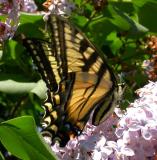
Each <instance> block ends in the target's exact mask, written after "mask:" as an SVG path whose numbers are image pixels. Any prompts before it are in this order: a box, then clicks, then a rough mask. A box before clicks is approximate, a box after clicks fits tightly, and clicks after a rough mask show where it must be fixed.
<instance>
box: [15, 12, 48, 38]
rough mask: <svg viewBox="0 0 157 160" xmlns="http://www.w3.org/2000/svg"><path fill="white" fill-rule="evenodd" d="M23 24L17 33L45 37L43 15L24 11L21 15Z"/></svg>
mask: <svg viewBox="0 0 157 160" xmlns="http://www.w3.org/2000/svg"><path fill="white" fill-rule="evenodd" d="M20 23H21V25H20V26H19V27H18V29H17V32H16V34H21V33H22V34H24V35H25V36H26V37H27V38H28V37H33V38H40V39H43V38H44V37H45V34H44V32H45V22H44V20H43V15H41V14H40V15H37V14H30V13H22V14H21V16H20Z"/></svg>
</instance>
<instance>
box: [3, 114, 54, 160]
mask: <svg viewBox="0 0 157 160" xmlns="http://www.w3.org/2000/svg"><path fill="white" fill-rule="evenodd" d="M0 140H1V143H2V144H3V145H4V147H5V148H6V149H7V150H8V151H9V152H11V153H12V154H13V155H14V156H16V157H18V158H20V159H23V160H35V159H36V160H55V159H56V158H55V156H54V155H53V154H52V151H51V149H50V148H49V147H48V145H47V144H46V143H45V142H44V140H43V138H42V137H41V136H40V135H39V133H37V131H36V126H35V122H34V120H33V118H32V117H31V116H23V117H19V118H15V119H11V120H8V121H5V122H3V123H1V125H0Z"/></svg>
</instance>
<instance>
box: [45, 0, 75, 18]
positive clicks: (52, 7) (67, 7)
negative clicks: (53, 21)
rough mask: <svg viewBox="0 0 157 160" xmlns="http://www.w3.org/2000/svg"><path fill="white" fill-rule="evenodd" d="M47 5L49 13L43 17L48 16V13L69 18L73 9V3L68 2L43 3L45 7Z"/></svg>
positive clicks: (63, 0)
mask: <svg viewBox="0 0 157 160" xmlns="http://www.w3.org/2000/svg"><path fill="white" fill-rule="evenodd" d="M47 4H48V6H47V7H48V10H49V12H48V13H47V14H46V15H45V16H47V15H49V14H50V12H51V13H52V14H55V15H68V16H69V15H70V14H71V12H72V11H73V10H74V8H75V5H74V3H71V2H69V1H68V0H51V1H48V2H45V5H47ZM43 5H44V4H43ZM45 19H46V18H45Z"/></svg>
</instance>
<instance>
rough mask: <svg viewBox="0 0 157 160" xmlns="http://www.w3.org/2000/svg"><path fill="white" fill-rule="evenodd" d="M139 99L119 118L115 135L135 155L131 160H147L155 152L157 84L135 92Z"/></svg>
mask: <svg viewBox="0 0 157 160" xmlns="http://www.w3.org/2000/svg"><path fill="white" fill-rule="evenodd" d="M137 93H138V95H139V97H140V98H139V99H137V100H135V101H134V103H132V104H130V107H129V108H127V111H126V113H125V114H124V115H123V116H122V117H121V120H120V121H119V123H118V127H117V129H116V132H115V133H116V135H117V137H118V138H120V139H122V140H123V142H124V143H125V144H126V146H127V147H129V148H130V149H132V150H133V151H134V153H135V155H134V156H132V157H131V159H133V160H138V159H149V158H152V159H153V157H154V156H155V154H156V150H157V83H154V82H149V84H148V85H146V86H144V87H143V88H142V89H139V90H137Z"/></svg>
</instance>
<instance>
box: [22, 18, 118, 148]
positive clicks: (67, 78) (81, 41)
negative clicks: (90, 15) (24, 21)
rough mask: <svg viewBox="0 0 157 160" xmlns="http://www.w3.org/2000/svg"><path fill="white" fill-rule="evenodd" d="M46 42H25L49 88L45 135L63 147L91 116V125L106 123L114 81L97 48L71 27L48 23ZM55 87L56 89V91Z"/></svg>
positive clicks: (64, 23)
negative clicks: (47, 38)
mask: <svg viewBox="0 0 157 160" xmlns="http://www.w3.org/2000/svg"><path fill="white" fill-rule="evenodd" d="M47 26H48V30H47V32H48V33H49V40H48V42H46V41H39V40H34V39H33V40H26V41H25V46H26V48H29V51H30V52H31V54H32V57H33V59H34V61H35V62H36V63H37V66H38V68H39V72H40V73H41V75H42V78H43V79H44V80H45V82H46V84H47V87H48V99H47V100H46V101H45V104H44V106H45V108H46V114H45V117H44V122H45V123H46V127H45V129H44V133H47V134H49V135H51V137H52V139H55V138H59V139H60V141H61V145H62V146H63V145H65V144H66V142H67V141H68V140H69V139H70V137H71V136H72V135H78V134H79V133H81V132H82V130H83V128H84V126H85V124H86V122H87V121H88V119H89V116H90V113H91V112H92V111H93V110H94V109H95V112H94V114H93V124H95V125H98V124H99V123H100V122H102V121H103V120H105V118H106V116H105V115H108V113H110V111H111V108H113V104H114V101H115V88H116V87H115V85H116V84H115V78H114V75H113V73H112V72H111V70H110V68H109V67H108V65H107V64H106V63H105V61H104V57H102V55H100V53H99V52H98V51H97V49H96V48H95V47H94V46H93V45H92V44H91V43H90V42H89V41H88V39H87V38H85V36H84V35H83V34H82V33H81V32H80V31H79V30H78V29H77V28H76V27H74V26H73V25H72V24H70V23H69V22H67V20H63V19H61V18H59V17H56V16H50V18H49V20H48V24H47ZM56 88H57V89H56Z"/></svg>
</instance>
